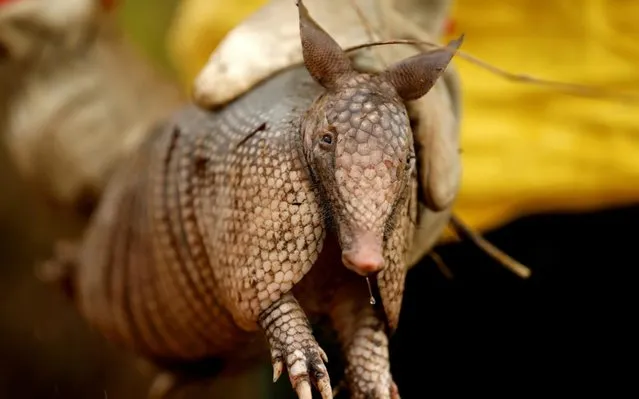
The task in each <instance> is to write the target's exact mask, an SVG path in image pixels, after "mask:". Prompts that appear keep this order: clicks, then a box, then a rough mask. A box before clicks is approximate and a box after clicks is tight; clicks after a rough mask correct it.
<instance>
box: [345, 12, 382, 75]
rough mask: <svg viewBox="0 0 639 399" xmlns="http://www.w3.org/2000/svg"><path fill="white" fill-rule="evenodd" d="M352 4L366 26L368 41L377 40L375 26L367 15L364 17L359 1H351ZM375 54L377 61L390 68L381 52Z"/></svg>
mask: <svg viewBox="0 0 639 399" xmlns="http://www.w3.org/2000/svg"><path fill="white" fill-rule="evenodd" d="M350 2H351V7H353V9H354V10H355V12H356V13H357V16H358V17H359V20H360V22H361V23H362V25H363V26H364V30H366V35H367V36H368V39H369V40H371V41H373V40H375V30H374V29H373V26H372V24H371V23H370V21H369V20H368V18H366V15H364V12H363V11H362V8H361V7H360V6H359V5H358V4H357V0H350ZM374 53H375V56H376V57H377V60H378V61H379V62H380V63H381V64H382V65H384V66H385V67H386V66H388V64H387V63H386V61H385V60H384V58H383V57H382V56H381V54H380V53H379V52H377V51H375V52H374Z"/></svg>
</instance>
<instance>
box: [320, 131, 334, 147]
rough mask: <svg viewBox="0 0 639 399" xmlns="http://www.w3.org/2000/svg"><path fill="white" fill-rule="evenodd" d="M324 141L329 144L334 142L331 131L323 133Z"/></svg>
mask: <svg viewBox="0 0 639 399" xmlns="http://www.w3.org/2000/svg"><path fill="white" fill-rule="evenodd" d="M322 143H323V144H327V145H331V144H333V135H332V134H330V133H325V134H324V135H322Z"/></svg>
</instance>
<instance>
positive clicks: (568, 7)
mask: <svg viewBox="0 0 639 399" xmlns="http://www.w3.org/2000/svg"><path fill="white" fill-rule="evenodd" d="M265 1H266V0H244V1H241V2H228V1H222V0H182V2H181V8H180V12H179V13H178V15H177V17H176V18H177V19H176V20H175V22H174V25H173V28H172V30H171V31H170V35H169V53H170V56H171V57H172V59H173V62H174V63H175V66H176V68H177V69H178V71H179V73H180V78H181V79H182V81H183V82H184V84H185V87H187V88H189V86H190V83H191V82H192V81H193V78H194V77H195V75H196V74H197V72H198V71H199V69H200V68H201V67H202V66H203V65H204V63H205V62H206V60H207V58H208V56H209V54H210V52H211V51H212V50H213V49H214V48H215V46H216V45H217V44H218V42H219V41H220V40H221V39H222V37H223V36H224V35H225V34H226V32H227V31H228V30H229V29H230V28H232V26H233V25H235V24H236V23H238V22H239V21H241V20H242V19H243V18H245V17H246V16H247V15H248V14H249V13H250V12H252V11H253V10H255V9H256V8H257V7H259V6H260V5H262V4H264V3H265ZM638 15H639V2H636V1H625V0H554V1H539V0H511V1H508V2H491V3H490V5H487V4H486V2H485V1H483V0H458V1H457V2H456V4H455V7H454V11H453V15H452V17H453V19H454V20H455V26H456V28H455V33H460V32H465V33H466V36H465V42H464V44H463V46H462V47H463V49H464V50H466V51H467V52H470V53H471V54H473V55H475V56H477V57H480V58H482V59H484V60H486V61H488V62H490V63H492V64H494V65H497V66H499V67H501V68H503V69H506V70H508V71H511V72H520V73H527V74H531V75H534V76H539V77H543V78H546V79H551V80H559V81H565V82H571V83H579V84H587V85H597V86H607V87H617V88H624V89H633V90H639V69H638V68H637V65H639V41H637V39H636V38H637V37H639V23H638V22H639V21H638V20H637V16H638ZM274 23H276V22H274ZM457 65H458V66H459V68H460V73H461V77H462V80H463V95H464V117H463V125H462V147H463V151H464V152H463V162H464V176H463V184H462V188H461V194H460V196H459V199H458V201H457V204H456V212H457V213H458V214H459V215H460V216H461V217H462V218H463V219H464V220H465V221H466V222H467V223H469V224H470V225H471V226H473V227H475V228H479V229H487V228H493V227H497V226H499V225H501V224H503V223H506V222H508V221H510V220H512V219H513V218H515V217H517V216H520V215H523V214H529V213H534V212H540V211H548V210H573V211H580V210H588V209H595V208H601V207H607V206H612V205H616V204H623V203H629V202H634V201H637V200H639V115H638V114H637V113H638V111H639V104H638V103H629V104H623V103H620V102H618V101H617V102H615V101H614V100H606V99H592V98H580V97H574V96H571V95H567V94H562V93H558V92H556V91H554V90H553V89H549V88H546V87H538V86H534V85H528V84H521V83H513V82H509V81H507V80H505V79H503V78H501V77H498V76H495V75H493V74H491V73H490V72H488V71H485V70H483V69H481V68H479V67H477V66H475V65H473V64H471V63H469V62H468V61H465V60H461V59H458V60H457Z"/></svg>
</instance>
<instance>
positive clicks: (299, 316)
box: [259, 293, 333, 399]
mask: <svg viewBox="0 0 639 399" xmlns="http://www.w3.org/2000/svg"><path fill="white" fill-rule="evenodd" d="M259 322H260V326H261V327H262V329H263V330H264V332H265V334H266V338H267V340H268V343H269V346H270V349H271V361H272V363H273V382H275V381H277V379H278V378H279V376H280V374H281V373H282V370H283V368H284V365H286V369H287V370H288V375H289V378H290V380H291V385H292V386H293V388H294V389H295V391H296V392H297V396H298V397H299V399H311V398H312V395H311V385H310V383H311V382H313V384H314V385H315V386H316V387H317V389H318V390H319V391H320V393H321V394H322V399H332V398H333V394H332V391H331V382H330V379H329V376H328V372H327V371H326V366H325V365H324V362H326V361H328V359H327V358H326V353H324V351H323V350H322V348H320V346H319V344H318V343H317V341H316V340H315V337H314V336H313V331H312V329H311V326H310V323H309V321H308V319H307V318H306V314H305V313H304V311H303V310H302V308H301V307H300V305H299V304H298V302H297V300H295V297H293V295H292V294H290V293H289V294H284V295H283V296H282V297H281V298H280V299H279V300H278V301H276V302H275V303H273V304H272V305H271V306H270V307H269V308H268V309H266V310H265V311H264V312H263V313H262V315H261V316H260V319H259Z"/></svg>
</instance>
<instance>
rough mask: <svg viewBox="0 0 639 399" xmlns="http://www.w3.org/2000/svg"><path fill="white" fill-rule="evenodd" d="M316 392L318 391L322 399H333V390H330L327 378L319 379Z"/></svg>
mask: <svg viewBox="0 0 639 399" xmlns="http://www.w3.org/2000/svg"><path fill="white" fill-rule="evenodd" d="M316 385H317V390H318V391H320V394H321V395H322V399H333V389H332V388H331V382H330V381H329V379H328V378H327V377H322V378H320V379H319V380H318V381H317V383H316Z"/></svg>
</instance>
